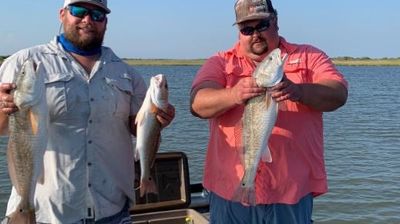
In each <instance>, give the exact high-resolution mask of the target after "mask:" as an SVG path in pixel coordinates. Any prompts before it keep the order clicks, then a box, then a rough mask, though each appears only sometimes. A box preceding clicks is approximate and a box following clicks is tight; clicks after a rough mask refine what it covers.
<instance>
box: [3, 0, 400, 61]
mask: <svg viewBox="0 0 400 224" xmlns="http://www.w3.org/2000/svg"><path fill="white" fill-rule="evenodd" d="M108 1H109V3H108V4H109V7H110V8H111V10H112V12H111V14H110V15H109V23H108V30H107V34H106V38H105V42H104V44H105V45H107V46H109V47H111V48H113V50H114V51H115V52H116V53H117V55H119V56H120V57H125V58H175V59H189V58H207V57H209V56H211V55H213V54H214V53H215V52H217V51H220V50H224V49H228V48H230V47H231V46H232V45H233V44H234V43H235V41H236V40H237V29H236V27H235V26H232V23H233V22H234V19H235V15H234V11H233V5H234V2H235V1H234V0H196V1H193V0H192V1H190V0H188V1H184V0H169V1H167V0H158V1H157V0H156V1H150V0H142V1H139V0H108ZM62 4H63V0H3V1H2V5H1V6H0V7H1V8H0V21H1V22H0V55H9V54H12V53H14V52H16V51H17V50H19V49H22V48H26V47H30V46H33V45H36V44H41V43H46V42H48V41H49V40H51V39H52V38H53V37H54V36H55V35H57V34H58V32H59V27H60V22H59V20H58V11H59V9H60V7H61V6H62ZM273 4H274V7H275V8H276V9H277V10H278V14H279V16H278V19H279V27H280V30H279V32H280V34H281V35H282V36H284V37H285V38H286V40H287V41H289V42H294V43H307V44H312V45H314V46H316V47H318V48H320V49H322V50H323V51H325V52H326V53H327V54H328V55H329V56H331V57H338V56H352V57H371V58H381V57H400V43H399V42H400V13H399V12H398V11H399V9H400V1H398V0H381V1H376V0H374V1H372V0H334V1H333V0H331V1H324V0H303V1H296V0H275V1H273Z"/></svg>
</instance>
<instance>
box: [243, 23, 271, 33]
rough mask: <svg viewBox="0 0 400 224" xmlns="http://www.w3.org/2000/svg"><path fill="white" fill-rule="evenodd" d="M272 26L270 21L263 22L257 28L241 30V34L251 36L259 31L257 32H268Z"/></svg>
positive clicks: (250, 27)
mask: <svg viewBox="0 0 400 224" xmlns="http://www.w3.org/2000/svg"><path fill="white" fill-rule="evenodd" d="M269 26H270V23H269V20H266V19H265V20H262V21H261V22H260V23H259V24H257V25H256V26H255V27H252V26H245V27H243V28H242V29H240V32H241V33H242V34H243V35H245V36H251V35H253V34H254V32H255V31H256V30H257V32H259V33H261V32H263V31H266V30H267V29H268V28H269Z"/></svg>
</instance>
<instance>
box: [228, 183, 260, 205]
mask: <svg viewBox="0 0 400 224" xmlns="http://www.w3.org/2000/svg"><path fill="white" fill-rule="evenodd" d="M232 200H233V201H237V202H241V203H244V204H247V205H256V190H255V187H254V185H253V186H243V185H242V184H241V185H240V186H239V187H238V188H237V189H236V191H235V192H234V193H233V197H232Z"/></svg>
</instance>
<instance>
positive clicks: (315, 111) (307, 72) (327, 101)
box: [191, 0, 348, 223]
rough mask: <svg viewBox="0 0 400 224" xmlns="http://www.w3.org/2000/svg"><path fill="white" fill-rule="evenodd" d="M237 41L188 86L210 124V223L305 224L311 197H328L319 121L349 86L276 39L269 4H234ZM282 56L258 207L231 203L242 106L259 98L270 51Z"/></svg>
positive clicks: (312, 51) (197, 111) (316, 59)
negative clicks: (259, 79) (261, 68)
mask: <svg viewBox="0 0 400 224" xmlns="http://www.w3.org/2000/svg"><path fill="white" fill-rule="evenodd" d="M235 12H236V24H237V26H238V28H239V31H240V32H239V41H238V42H237V43H236V44H235V45H234V47H233V48H232V49H229V50H227V51H223V52H218V53H217V54H216V55H214V56H212V57H211V58H209V59H208V60H207V61H206V63H205V64H204V65H203V66H202V67H201V68H200V70H199V71H198V73H197V75H196V77H195V79H194V80H193V84H192V91H191V111H192V113H193V115H195V116H197V117H200V118H203V119H208V120H209V126H210V139H209V144H208V150H207V155H206V161H205V169H204V179H203V184H204V186H205V188H206V189H208V190H209V191H210V192H211V193H210V219H211V223H311V222H312V220H311V217H312V206H313V197H315V196H318V195H321V194H324V193H326V192H327V189H328V188H327V178H326V171H325V163H324V152H323V150H324V149H323V123H322V113H323V112H327V111H334V110H336V109H337V108H339V107H341V106H342V105H344V104H345V102H346V100H347V86H348V84H347V81H346V80H345V79H344V77H343V75H342V74H341V73H340V72H339V71H338V70H337V69H336V68H335V66H334V65H333V64H332V62H331V60H330V59H329V57H328V56H327V55H326V54H325V53H324V52H322V51H321V50H319V49H317V48H315V47H313V46H310V45H298V44H292V43H289V42H287V41H286V40H285V39H284V38H283V37H281V36H279V34H278V30H279V28H278V23H277V21H278V18H277V11H276V10H275V9H274V8H273V6H272V3H271V1H270V0H238V1H237V2H236V4H235ZM275 48H280V50H281V52H282V55H284V54H287V55H288V57H287V60H286V62H285V64H284V73H285V76H284V78H283V80H282V82H281V83H279V84H278V85H276V86H274V87H272V88H271V89H268V93H269V94H271V96H272V98H273V99H274V100H275V101H277V102H278V103H279V112H278V117H277V121H276V123H275V127H274V128H273V130H272V134H271V136H270V138H269V143H268V145H269V148H270V150H271V155H272V163H265V162H262V161H261V162H260V163H259V166H258V170H257V175H256V178H255V194H256V205H254V206H249V205H248V204H247V203H246V201H234V200H233V198H234V193H235V191H236V190H237V189H238V188H239V187H240V183H241V179H242V177H243V175H244V168H243V164H242V161H241V159H242V158H241V153H242V152H241V151H240V150H239V149H240V146H239V145H238V143H237V142H240V141H237V138H240V137H241V136H242V135H241V129H240V128H239V129H238V128H237V127H238V125H237V124H240V122H241V119H242V115H243V111H244V106H245V103H246V101H247V100H248V99H250V98H252V97H255V96H259V95H261V94H265V91H266V90H265V89H263V88H260V87H258V86H257V85H256V83H255V80H254V78H253V77H252V72H253V71H254V69H255V68H256V66H257V64H258V63H259V62H261V61H262V60H263V59H264V58H265V57H266V56H267V55H268V54H269V53H270V52H271V51H272V50H273V49H275Z"/></svg>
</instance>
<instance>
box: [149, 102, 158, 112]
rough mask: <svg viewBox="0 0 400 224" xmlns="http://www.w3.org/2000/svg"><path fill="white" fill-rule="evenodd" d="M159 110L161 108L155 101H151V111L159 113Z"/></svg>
mask: <svg viewBox="0 0 400 224" xmlns="http://www.w3.org/2000/svg"><path fill="white" fill-rule="evenodd" d="M159 110H160V109H159V108H158V107H157V106H156V105H155V104H154V103H151V109H150V112H151V113H153V114H157V113H158V111H159Z"/></svg>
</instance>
